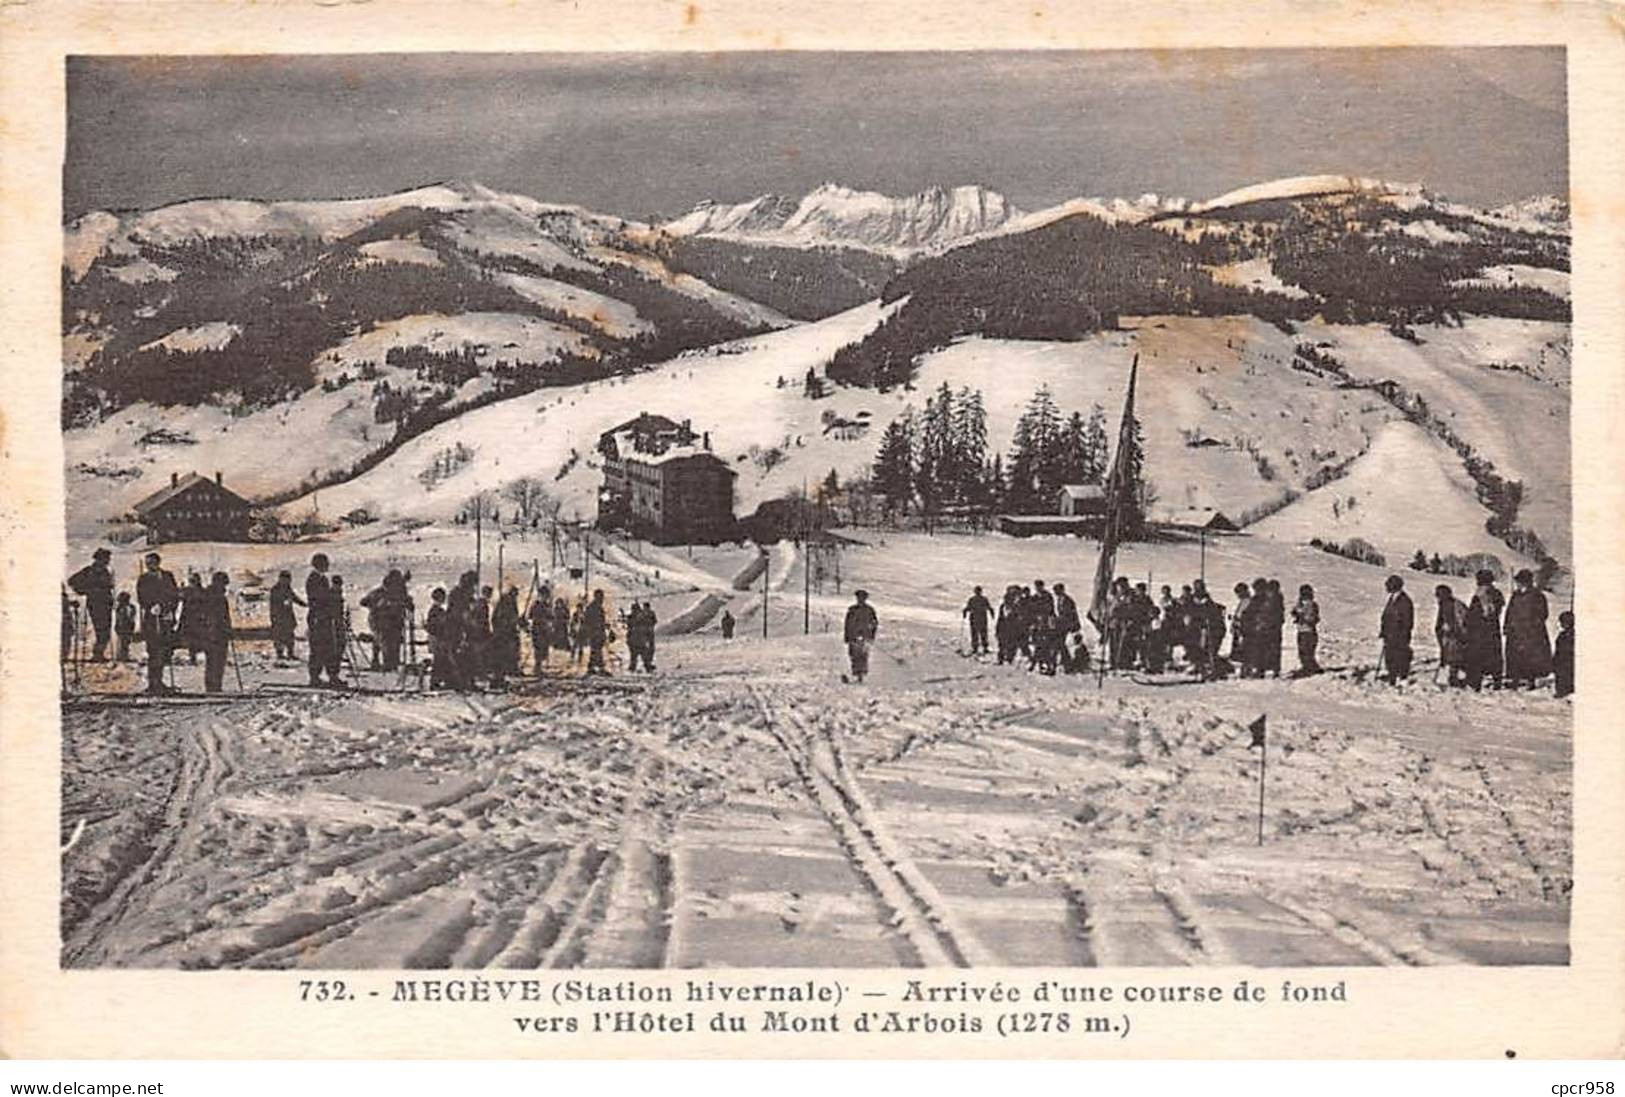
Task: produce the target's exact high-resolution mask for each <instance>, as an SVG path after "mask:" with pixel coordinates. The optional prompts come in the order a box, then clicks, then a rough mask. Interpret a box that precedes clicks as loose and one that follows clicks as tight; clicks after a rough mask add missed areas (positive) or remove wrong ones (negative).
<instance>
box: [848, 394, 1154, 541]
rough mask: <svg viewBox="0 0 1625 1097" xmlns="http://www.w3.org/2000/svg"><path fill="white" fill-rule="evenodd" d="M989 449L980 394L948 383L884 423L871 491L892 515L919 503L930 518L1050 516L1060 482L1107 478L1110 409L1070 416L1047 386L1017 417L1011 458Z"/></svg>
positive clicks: (1087, 481)
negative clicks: (1000, 513)
mask: <svg viewBox="0 0 1625 1097" xmlns="http://www.w3.org/2000/svg"><path fill="white" fill-rule="evenodd" d="M1138 444H1139V443H1138V438H1137V436H1136V445H1138ZM988 449H989V446H988V437H987V412H986V409H985V407H984V405H983V402H982V393H981V391H980V390H977V389H971V388H968V387H965V388H961V389H959V390H958V391H957V392H956V391H954V390H953V389H951V388H950V387H949V386H948V384H947V383H946V382H944V383H943V384H942V386H941V387H939V388H938V389H937V390H936V392H935V393H934V394H932V395H931V396H930V397H929V398H928V399H927V400H926V402H925V410H924V411H923V412H920V413H918V414H916V413H915V411H914V409H913V408H912V407H909V408H907V409H905V410H904V412H903V414H902V415H900V416H898V417H897V418H896V419H893V420H892V421H891V423H889V424H888V425H887V426H886V429H885V431H884V433H882V435H881V437H880V448H879V450H878V452H877V453H876V455H875V463H874V474H873V483H874V488H875V490H876V491H878V492H880V493H881V494H882V495H883V496H885V498H886V507H887V510H888V511H890V512H893V513H901V514H907V513H909V510H910V508H911V507H912V506H914V505H916V504H917V505H918V507H919V509H920V511H922V512H923V513H924V514H926V515H927V516H928V517H929V516H935V515H941V514H955V513H957V514H969V515H976V514H986V513H989V512H991V511H993V510H996V509H1002V510H1005V511H1009V512H1012V513H1016V514H1041V513H1053V511H1054V510H1055V500H1056V493H1057V492H1058V491H1059V489H1060V488H1061V486H1062V485H1063V484H1098V483H1100V482H1101V481H1102V480H1103V479H1104V478H1105V475H1106V471H1107V468H1108V467H1109V466H1108V462H1109V458H1110V441H1109V438H1108V436H1107V433H1106V412H1105V410H1104V409H1103V408H1101V406H1100V405H1099V404H1096V405H1094V407H1093V408H1092V409H1090V412H1089V414H1088V415H1087V416H1085V415H1084V414H1083V413H1082V412H1078V411H1073V412H1072V413H1070V414H1066V413H1064V412H1063V411H1062V410H1061V408H1060V407H1059V406H1058V405H1057V404H1056V402H1055V396H1054V394H1053V393H1052V392H1051V391H1050V389H1049V387H1048V386H1047V385H1046V386H1042V387H1040V388H1039V389H1038V391H1037V392H1035V393H1034V394H1033V398H1032V400H1031V401H1030V402H1029V403H1028V405H1027V408H1026V410H1025V411H1023V412H1022V415H1021V418H1020V419H1019V420H1017V422H1016V429H1015V435H1014V438H1013V440H1012V443H1011V447H1010V455H1009V460H1008V462H1006V461H1005V459H1004V457H1003V455H1001V454H997V453H995V454H992V455H991V456H990V455H989V452H988ZM1136 467H1138V465H1136Z"/></svg>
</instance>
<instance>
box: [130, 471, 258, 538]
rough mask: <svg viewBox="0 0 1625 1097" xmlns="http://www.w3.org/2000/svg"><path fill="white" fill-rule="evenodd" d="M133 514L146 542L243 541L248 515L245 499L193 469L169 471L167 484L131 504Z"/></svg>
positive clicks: (219, 478)
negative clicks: (177, 471)
mask: <svg viewBox="0 0 1625 1097" xmlns="http://www.w3.org/2000/svg"><path fill="white" fill-rule="evenodd" d="M134 510H135V516H136V518H138V519H139V520H140V522H141V524H142V525H143V526H145V527H146V528H147V544H149V545H159V544H164V543H166V542H171V541H246V540H248V526H249V519H250V514H249V510H250V504H249V502H248V500H247V499H244V498H243V497H242V496H241V495H238V494H237V493H236V492H234V491H232V490H231V489H230V488H228V487H226V485H225V480H224V478H223V477H222V476H221V474H220V473H218V472H216V473H215V474H214V479H213V480H210V479H209V478H208V477H205V476H199V475H198V474H197V473H196V472H191V473H188V474H187V475H185V476H181V475H179V474H178V473H170V476H169V486H168V487H166V488H163V489H161V490H159V491H155V492H153V493H152V494H151V495H149V496H147V497H146V498H145V499H143V500H141V501H140V502H139V503H137V504H136V505H135V508H134Z"/></svg>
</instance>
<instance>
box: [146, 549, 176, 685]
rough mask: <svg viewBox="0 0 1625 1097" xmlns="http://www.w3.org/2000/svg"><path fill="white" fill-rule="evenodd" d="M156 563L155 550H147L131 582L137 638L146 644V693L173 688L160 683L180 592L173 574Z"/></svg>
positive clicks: (167, 657) (171, 637) (167, 656)
mask: <svg viewBox="0 0 1625 1097" xmlns="http://www.w3.org/2000/svg"><path fill="white" fill-rule="evenodd" d="M160 563H161V561H160V558H159V556H158V554H157V553H156V552H149V553H147V570H146V571H144V572H142V573H141V577H140V578H139V579H137V580H136V583H135V600H136V602H137V604H139V605H140V607H141V638H142V640H143V641H144V642H145V643H146V646H147V692H148V693H171V692H173V691H172V690H171V689H170V688H169V687H168V686H166V685H164V668H165V667H166V666H168V665H169V653H170V648H171V645H172V643H173V641H174V635H175V611H176V609H177V608H178V607H179V606H180V602H181V592H180V587H178V586H177V585H176V584H175V576H174V575H172V574H170V573H169V572H168V571H165V570H164V569H163V568H162V567H161V566H160Z"/></svg>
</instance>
